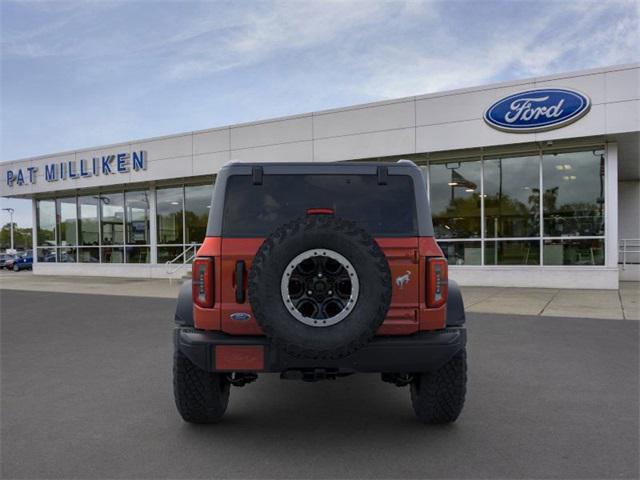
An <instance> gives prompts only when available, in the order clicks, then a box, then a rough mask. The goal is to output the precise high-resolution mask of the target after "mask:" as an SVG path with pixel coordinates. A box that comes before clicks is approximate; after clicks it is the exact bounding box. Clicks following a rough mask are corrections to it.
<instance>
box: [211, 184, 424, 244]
mask: <svg viewBox="0 0 640 480" xmlns="http://www.w3.org/2000/svg"><path fill="white" fill-rule="evenodd" d="M308 208H331V209H333V210H334V211H335V214H336V216H337V217H341V218H345V219H348V220H353V221H355V222H357V223H358V224H359V225H360V226H361V227H362V228H364V229H365V230H367V231H368V232H369V233H370V234H372V235H374V236H381V237H384V236H387V237H393V236H416V235H417V231H418V228H417V221H416V211H415V196H414V192H413V182H412V179H411V177H410V176H408V175H390V176H389V177H387V184H386V185H379V184H378V180H377V176H376V175H265V176H264V177H263V182H262V184H261V185H253V181H252V177H251V176H249V175H232V176H230V177H229V178H228V179H227V189H226V198H225V203H224V219H223V223H222V233H223V235H225V236H227V237H264V236H267V235H269V234H270V233H271V232H273V231H274V230H275V229H276V228H277V227H278V226H280V225H282V224H283V223H286V222H288V221H290V220H293V219H295V218H297V217H300V216H302V215H305V213H306V210H307V209H308Z"/></svg>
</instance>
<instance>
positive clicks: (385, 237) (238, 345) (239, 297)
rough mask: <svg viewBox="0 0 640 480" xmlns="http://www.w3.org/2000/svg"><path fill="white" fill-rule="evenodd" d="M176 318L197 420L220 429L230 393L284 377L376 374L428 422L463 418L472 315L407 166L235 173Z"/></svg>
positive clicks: (185, 405) (218, 189) (234, 167)
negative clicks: (405, 389)
mask: <svg viewBox="0 0 640 480" xmlns="http://www.w3.org/2000/svg"><path fill="white" fill-rule="evenodd" d="M175 321H176V328H175V355H174V368H173V374H174V393H175V401H176V405H177V408H178V411H179V412H180V415H182V418H183V419H184V420H186V421H187V422H193V423H212V422H216V421H218V420H220V418H221V417H222V416H223V414H224V412H225V410H226V408H227V404H228V401H229V391H230V387H231V386H243V385H245V384H246V383H249V382H251V381H253V380H255V379H256V378H257V376H258V375H259V374H262V373H272V372H273V373H279V374H280V376H281V378H284V379H301V380H306V381H316V380H321V379H333V378H337V377H341V376H345V375H350V374H353V373H356V372H377V373H380V374H381V377H382V380H384V381H386V382H389V383H393V384H395V385H398V386H406V385H408V386H410V389H411V401H412V403H413V408H414V410H415V413H416V415H417V417H418V418H419V419H420V420H421V421H423V422H425V423H447V422H453V421H454V420H456V418H457V417H458V415H459V414H460V411H461V410H462V406H463V403H464V397H465V390H466V349H465V345H466V331H465V328H464V322H465V314H464V306H463V302H462V297H461V295H460V291H459V289H458V287H457V285H456V284H455V283H454V282H453V281H451V280H449V279H448V278H447V261H446V259H445V258H443V254H442V251H441V250H440V248H439V247H438V244H437V243H436V241H435V238H434V236H433V226H432V222H431V213H430V210H429V201H428V196H427V190H426V187H425V180H424V178H423V176H422V172H421V170H420V169H419V168H418V167H417V166H416V165H415V164H413V163H412V162H410V161H407V160H400V161H399V162H397V163H360V162H357V163H356V162H343V163H253V164H246V163H231V164H228V165H226V166H225V167H224V168H223V169H222V170H221V171H220V173H219V174H218V176H217V180H216V183H215V187H214V192H213V200H212V206H211V211H210V216H209V224H208V227H207V236H206V238H205V240H204V243H203V245H202V247H200V249H199V250H198V252H197V256H196V258H195V260H194V262H193V276H192V280H191V281H187V282H185V283H184V285H183V287H182V290H181V293H180V296H179V298H178V306H177V310H176V315H175Z"/></svg>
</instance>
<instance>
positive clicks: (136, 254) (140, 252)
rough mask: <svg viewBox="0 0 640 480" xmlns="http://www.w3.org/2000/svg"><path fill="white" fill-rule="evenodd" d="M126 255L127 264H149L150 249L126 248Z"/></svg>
mask: <svg viewBox="0 0 640 480" xmlns="http://www.w3.org/2000/svg"><path fill="white" fill-rule="evenodd" d="M125 255H126V257H127V263H149V261H150V249H149V247H131V246H127V247H125Z"/></svg>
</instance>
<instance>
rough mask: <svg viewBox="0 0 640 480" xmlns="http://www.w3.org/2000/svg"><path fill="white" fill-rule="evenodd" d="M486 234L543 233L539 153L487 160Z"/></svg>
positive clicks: (521, 234) (498, 235)
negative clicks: (541, 226) (541, 224)
mask: <svg viewBox="0 0 640 480" xmlns="http://www.w3.org/2000/svg"><path fill="white" fill-rule="evenodd" d="M484 195H485V197H484V213H485V235H486V236H487V237H534V236H535V237H537V236H539V235H540V156H539V155H532V156H526V157H512V158H494V159H487V160H485V162H484Z"/></svg>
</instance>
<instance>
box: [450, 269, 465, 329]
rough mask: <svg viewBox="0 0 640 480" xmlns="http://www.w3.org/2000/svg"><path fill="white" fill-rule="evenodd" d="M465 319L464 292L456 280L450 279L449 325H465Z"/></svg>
mask: <svg viewBox="0 0 640 480" xmlns="http://www.w3.org/2000/svg"><path fill="white" fill-rule="evenodd" d="M465 320H466V319H465V315H464V301H463V300H462V292H461V291H460V287H459V286H458V283H457V282H456V281H455V280H449V296H448V297H447V326H448V327H457V326H460V325H464V322H465Z"/></svg>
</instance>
